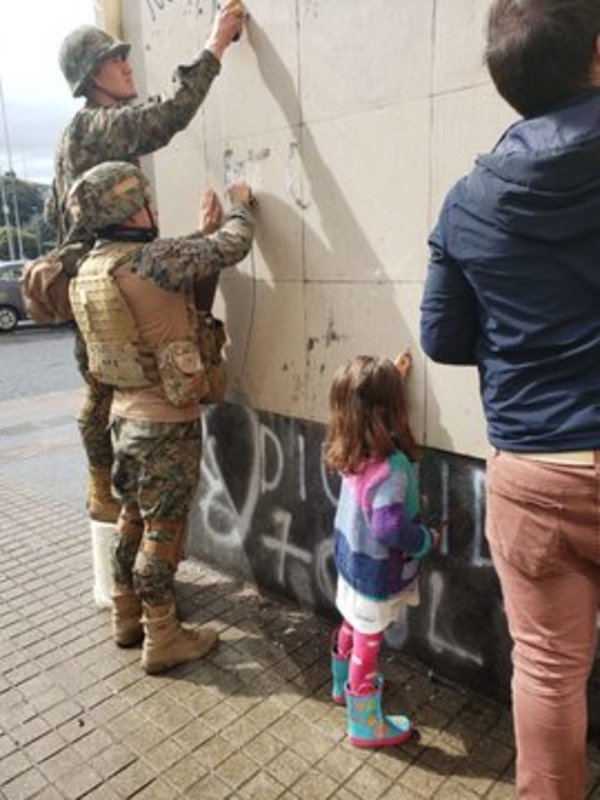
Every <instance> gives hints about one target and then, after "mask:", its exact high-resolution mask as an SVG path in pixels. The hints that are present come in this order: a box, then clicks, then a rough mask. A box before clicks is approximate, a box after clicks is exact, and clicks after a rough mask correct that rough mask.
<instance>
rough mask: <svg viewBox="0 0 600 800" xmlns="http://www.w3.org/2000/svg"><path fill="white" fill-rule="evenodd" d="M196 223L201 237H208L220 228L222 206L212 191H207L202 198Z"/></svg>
mask: <svg viewBox="0 0 600 800" xmlns="http://www.w3.org/2000/svg"><path fill="white" fill-rule="evenodd" d="M198 222H199V225H198V227H199V228H200V233H201V234H202V235H203V236H208V235H209V234H211V233H214V232H215V231H216V230H218V229H219V228H220V227H221V223H222V222H223V206H222V205H221V201H220V200H219V196H218V194H217V193H216V192H215V191H214V189H207V190H206V191H205V192H204V194H203V196H202V200H201V201H200V214H199V220H198Z"/></svg>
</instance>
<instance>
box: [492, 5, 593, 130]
mask: <svg viewBox="0 0 600 800" xmlns="http://www.w3.org/2000/svg"><path fill="white" fill-rule="evenodd" d="M599 33H600V3H599V2H598V0H495V2H494V4H493V5H492V7H491V9H490V13H489V17H488V29H487V46H486V52H485V60H486V63H487V66H488V69H489V71H490V75H491V76H492V80H493V81H494V84H495V85H496V89H497V90H498V92H499V93H500V94H501V95H502V97H503V98H504V99H505V100H506V101H507V102H508V103H510V105H511V106H512V107H513V108H514V109H516V111H518V112H519V113H520V114H522V115H523V116H528V117H530V116H535V115H537V114H542V113H545V112H546V111H548V110H549V109H550V108H552V106H555V105H557V104H558V103H560V102H562V101H564V100H566V99H567V98H568V97H570V96H572V95H574V94H576V93H577V92H580V91H581V90H583V89H585V88H586V87H588V86H589V85H590V82H591V70H592V64H593V56H594V49H595V46H596V38H597V36H598V34H599Z"/></svg>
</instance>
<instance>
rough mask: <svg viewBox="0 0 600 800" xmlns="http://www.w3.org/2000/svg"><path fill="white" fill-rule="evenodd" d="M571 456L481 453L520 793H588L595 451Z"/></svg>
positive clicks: (527, 797)
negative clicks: (505, 636)
mask: <svg viewBox="0 0 600 800" xmlns="http://www.w3.org/2000/svg"><path fill="white" fill-rule="evenodd" d="M556 455H557V456H558V455H560V454H556ZM574 455H580V456H586V458H585V459H584V458H582V459H581V463H578V462H575V463H561V461H560V459H558V458H557V459H556V461H553V460H548V461H546V460H540V457H535V458H533V457H523V456H520V455H516V454H512V453H506V452H501V451H494V452H493V453H492V454H491V455H490V457H489V459H488V471H487V524H486V527H487V537H488V541H489V544H490V549H491V552H492V558H493V561H494V566H495V567H496V570H497V572H498V575H499V578H500V583H501V586H502V593H503V597H504V608H505V611H506V616H507V620H508V626H509V630H510V634H511V637H512V640H513V653H512V660H513V679H512V702H513V716H514V724H515V736H516V745H517V795H518V797H519V799H520V800H583V798H584V797H585V792H586V776H587V764H586V732H587V699H586V686H587V681H588V678H589V676H590V672H591V669H592V666H593V663H594V657H595V653H596V631H597V614H598V604H599V602H600V488H599V487H600V451H588V452H586V453H577V454H574Z"/></svg>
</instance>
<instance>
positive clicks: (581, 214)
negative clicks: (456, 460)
mask: <svg viewBox="0 0 600 800" xmlns="http://www.w3.org/2000/svg"><path fill="white" fill-rule="evenodd" d="M429 245H430V263H429V270H428V276H427V282H426V285H425V293H424V297H423V301H422V305H421V345H422V347H423V349H424V350H425V352H426V353H427V355H428V356H429V357H430V358H432V359H433V360H434V361H438V362H441V363H443V364H474V365H477V367H478V370H479V376H480V384H481V393H482V399H483V405H484V411H485V415H486V419H487V425H488V436H489V439H490V442H491V443H492V444H493V445H495V446H496V447H498V448H500V449H504V450H513V451H517V452H518V451H520V452H552V451H568V450H589V449H597V448H600V90H593V91H590V92H586V93H584V94H582V95H579V96H577V97H575V98H573V99H572V100H571V101H570V102H569V103H567V104H564V105H562V106H560V107H558V108H556V109H555V110H554V111H553V112H551V113H548V114H546V115H544V116H540V117H535V118H531V119H524V120H521V121H519V122H517V123H516V124H515V125H513V126H512V127H511V128H509V129H508V131H507V132H506V133H505V134H504V136H503V137H502V139H501V140H500V142H499V143H498V144H497V145H496V147H495V148H494V150H493V152H492V153H490V154H487V155H484V156H480V157H479V158H478V159H477V160H476V163H475V166H474V168H473V170H472V172H471V173H470V174H469V175H468V176H467V177H466V178H463V179H462V180H461V181H459V182H458V183H457V184H456V185H455V186H454V188H453V189H452V190H451V191H450V193H449V194H448V196H447V198H446V201H445V203H444V206H443V209H442V211H441V215H440V219H439V221H438V224H437V226H436V228H435V230H434V231H433V233H432V234H431V237H430V240H429Z"/></svg>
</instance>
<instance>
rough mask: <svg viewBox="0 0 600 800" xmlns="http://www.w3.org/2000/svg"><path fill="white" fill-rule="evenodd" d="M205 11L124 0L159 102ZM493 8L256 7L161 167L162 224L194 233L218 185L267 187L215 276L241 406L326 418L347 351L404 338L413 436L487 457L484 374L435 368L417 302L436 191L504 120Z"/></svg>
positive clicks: (420, 2) (467, 2) (384, 4)
mask: <svg viewBox="0 0 600 800" xmlns="http://www.w3.org/2000/svg"><path fill="white" fill-rule="evenodd" d="M214 6H215V4H214V3H213V2H206V0H138V2H137V3H134V4H129V3H125V4H124V5H123V8H124V13H125V15H126V18H125V25H124V28H125V33H126V35H127V36H128V37H129V38H130V39H132V40H133V42H134V45H135V46H134V54H133V55H134V60H137V61H136V66H138V74H140V73H141V74H143V76H144V78H143V82H144V83H145V91H146V92H147V93H148V94H156V93H160V92H164V91H167V90H168V88H169V84H170V78H171V75H172V72H173V69H174V67H175V65H176V64H177V63H181V62H185V61H186V60H189V59H191V58H193V57H194V56H195V55H196V53H197V52H198V51H199V48H200V47H201V45H202V44H203V43H204V41H205V40H206V37H207V35H208V32H209V30H210V25H211V21H212V18H213V12H214ZM134 7H135V8H134ZM487 7H488V2H487V0H485V1H484V0H438V2H434V0H402V1H401V2H392V0H369V1H368V2H367V1H366V0H338V1H337V2H336V1H335V0H327V2H319V0H277V2H276V3H274V2H272V0H248V2H247V8H248V11H249V13H250V21H249V25H248V32H247V33H246V34H244V36H243V38H242V40H241V41H240V42H239V43H237V44H236V45H235V46H233V47H231V48H230V49H229V50H228V51H227V53H226V55H225V59H224V64H223V71H222V74H221V75H220V76H219V78H218V79H217V80H216V81H215V83H214V85H213V88H212V89H211V92H210V94H209V97H208V98H207V100H206V102H205V104H204V106H203V108H202V110H201V112H200V113H199V114H198V115H197V116H196V118H195V119H194V121H193V122H192V124H191V125H190V126H189V128H188V129H187V130H186V131H185V132H182V133H180V134H178V135H177V136H176V137H175V138H174V140H173V141H172V143H171V144H170V145H169V146H168V147H167V148H165V149H164V150H163V151H161V152H160V153H158V154H157V155H156V156H155V157H154V158H153V159H152V164H151V166H150V169H151V171H152V172H153V175H154V181H155V187H156V192H157V196H158V202H159V211H160V220H161V228H162V230H163V232H164V233H166V234H180V233H187V232H189V231H190V230H192V229H194V228H195V226H196V219H197V200H198V197H199V195H200V193H201V191H202V190H203V189H204V188H205V187H206V186H208V185H210V186H213V187H215V188H216V189H217V190H219V191H220V192H221V193H223V190H224V188H225V186H226V185H227V184H228V183H229V182H230V181H231V180H234V179H236V178H244V179H246V180H248V181H249V182H250V184H251V185H252V186H253V187H254V188H255V190H256V193H257V195H258V197H259V198H260V216H259V220H258V228H257V237H256V245H255V247H254V249H253V251H252V254H251V255H250V256H249V257H248V258H247V259H246V260H245V261H244V263H242V264H240V265H239V266H238V267H236V268H233V269H229V270H227V272H226V273H225V274H224V275H223V277H222V280H221V293H220V299H219V305H218V311H219V313H220V314H221V315H223V316H224V317H225V318H226V320H227V324H228V327H229V330H230V333H231V339H232V346H231V348H230V353H229V357H230V365H231V375H232V383H231V388H232V397H233V398H234V399H236V400H239V401H242V402H247V403H249V404H250V405H252V406H253V407H255V408H260V409H263V410H267V411H272V412H276V413H279V414H286V415H289V416H292V417H297V418H298V417H299V418H303V419H310V420H318V421H324V420H325V419H326V414H327V409H326V405H327V391H328V388H329V384H330V381H331V376H332V373H333V371H334V370H335V368H336V367H337V366H338V365H339V364H340V363H341V362H343V361H344V360H345V359H347V358H348V357H350V356H352V355H354V354H356V353H359V352H374V353H381V354H383V355H389V356H393V355H394V354H395V353H397V352H398V351H399V350H400V349H402V348H404V347H406V346H410V348H411V350H412V353H413V355H414V358H415V369H414V372H413V375H412V377H411V390H410V391H411V407H412V420H413V424H414V427H415V431H416V432H417V434H418V438H419V439H420V441H422V442H423V443H425V444H427V445H429V446H431V447H438V448H442V449H445V450H449V451H452V452H456V453H463V454H468V455H473V456H482V455H483V454H484V452H485V437H484V429H483V422H482V416H481V412H480V406H479V402H478V396H477V379H476V375H475V372H474V370H472V369H465V368H460V369H458V368H452V367H439V366H434V365H432V364H430V363H426V362H425V360H424V359H423V357H422V354H421V353H420V350H419V345H418V317H419V312H418V309H419V302H420V298H421V293H422V287H423V282H424V279H425V274H426V266H427V247H426V239H427V235H428V232H429V230H430V229H431V227H432V225H433V224H434V222H435V219H436V215H437V212H438V209H439V207H440V204H441V201H442V199H443V196H444V194H445V192H446V191H447V190H448V188H449V187H450V186H451V184H452V183H453V181H454V180H455V179H457V178H458V177H459V176H460V175H462V174H463V173H464V171H465V170H467V169H468V167H469V165H470V163H471V162H472V160H473V157H474V156H475V154H476V153H477V152H478V151H480V150H486V149H489V148H490V147H491V146H492V145H493V144H494V141H495V139H496V138H497V137H498V135H499V134H500V132H501V131H502V130H503V128H504V127H505V126H506V125H507V124H508V123H509V122H510V121H511V120H512V119H513V114H512V112H511V111H510V110H509V109H508V107H507V106H506V105H505V104H504V103H503V102H502V101H500V100H499V99H497V98H496V96H495V94H494V92H493V90H492V88H491V86H490V83H489V81H488V79H487V76H486V73H485V70H484V68H483V66H482V55H481V54H482V42H483V34H482V31H483V26H484V20H485V13H486V10H487Z"/></svg>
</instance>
